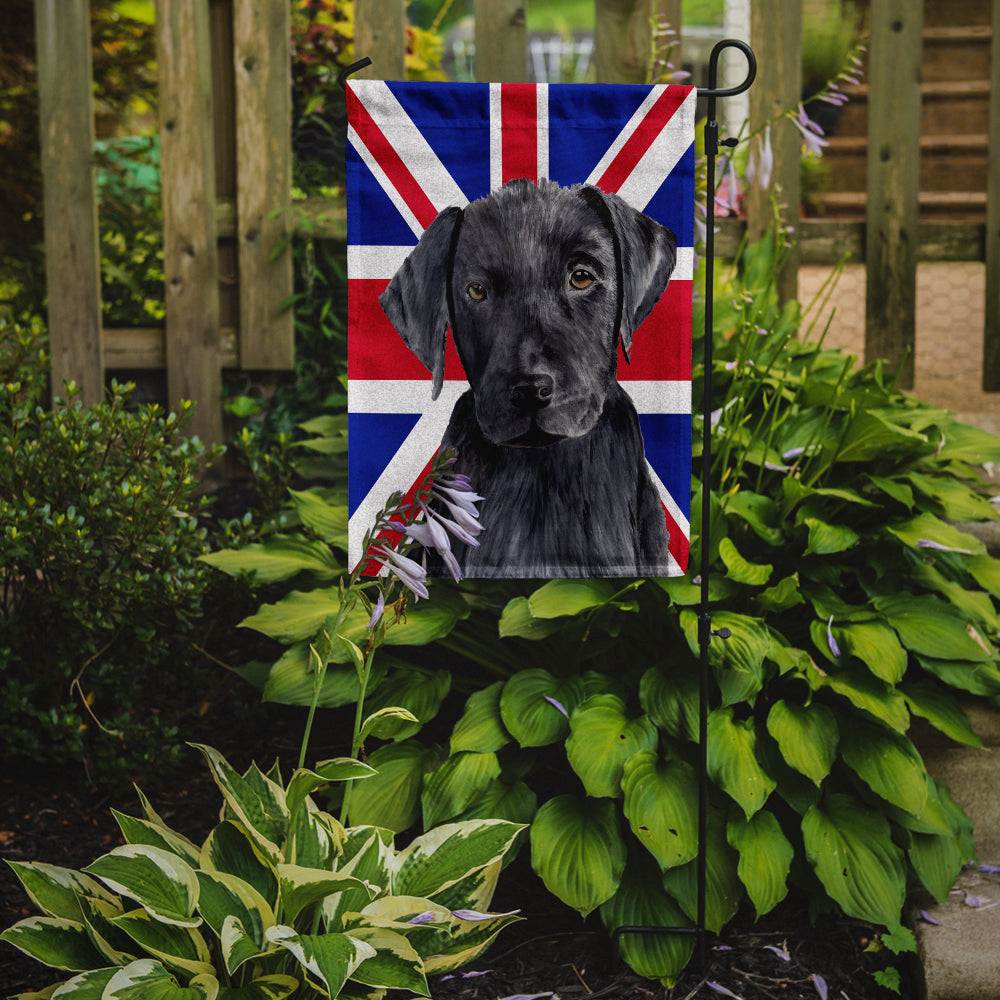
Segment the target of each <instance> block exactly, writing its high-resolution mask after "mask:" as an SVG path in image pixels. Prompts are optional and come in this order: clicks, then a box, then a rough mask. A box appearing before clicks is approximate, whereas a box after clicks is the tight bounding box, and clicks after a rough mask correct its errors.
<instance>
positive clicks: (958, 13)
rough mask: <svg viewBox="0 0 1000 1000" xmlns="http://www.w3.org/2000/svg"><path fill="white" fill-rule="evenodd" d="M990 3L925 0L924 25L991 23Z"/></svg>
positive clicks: (988, 0)
mask: <svg viewBox="0 0 1000 1000" xmlns="http://www.w3.org/2000/svg"><path fill="white" fill-rule="evenodd" d="M990 4H991V0H924V27H925V28H936V27H943V26H947V25H950V24H954V23H955V22H956V21H961V23H962V24H989V23H990V16H991V14H992V9H991V6H990ZM866 6H867V4H866Z"/></svg>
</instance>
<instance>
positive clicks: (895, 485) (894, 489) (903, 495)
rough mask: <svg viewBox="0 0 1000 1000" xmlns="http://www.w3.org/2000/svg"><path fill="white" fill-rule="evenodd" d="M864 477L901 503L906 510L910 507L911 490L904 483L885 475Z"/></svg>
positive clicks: (911, 500)
mask: <svg viewBox="0 0 1000 1000" xmlns="http://www.w3.org/2000/svg"><path fill="white" fill-rule="evenodd" d="M865 479H867V480H868V482H870V483H871V484H872V485H873V486H875V487H876V488H877V489H880V490H881V491H882V492H883V493H885V494H886V495H887V496H889V497H891V498H892V499H893V500H895V501H896V503H898V504H902V506H904V507H906V508H907V510H910V509H912V507H913V490H911V489H910V487H909V486H907V485H906V483H903V482H900V481H899V480H897V479H889V478H887V477H885V476H865Z"/></svg>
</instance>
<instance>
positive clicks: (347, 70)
mask: <svg viewBox="0 0 1000 1000" xmlns="http://www.w3.org/2000/svg"><path fill="white" fill-rule="evenodd" d="M371 64H372V61H371V59H369V58H368V56H365V57H364V58H363V59H359V60H358V61H357V62H352V63H351V64H350V65H349V66H345V67H344V68H343V69H341V71H340V72H339V73H338V74H337V83H339V84H340V86H341V88H342V89H344V90H346V89H347V78H348V77H349V76H350V75H351V74H352V73H357V71H358V70H359V69H364V68H365V67H366V66H371Z"/></svg>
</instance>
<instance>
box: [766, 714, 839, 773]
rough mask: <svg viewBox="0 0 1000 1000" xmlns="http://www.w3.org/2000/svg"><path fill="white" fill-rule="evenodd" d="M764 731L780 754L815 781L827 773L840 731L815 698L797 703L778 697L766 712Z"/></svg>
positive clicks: (834, 753)
mask: <svg viewBox="0 0 1000 1000" xmlns="http://www.w3.org/2000/svg"><path fill="white" fill-rule="evenodd" d="M767 731H768V732H769V733H770V734H771V735H772V736H773V737H774V739H775V740H776V741H777V743H778V746H779V747H780V748H781V756H782V757H784V759H785V761H786V762H787V763H788V764H789V765H790V766H791V767H794V768H795V770H796V771H799V772H800V773H802V774H804V775H805V776H806V777H807V778H809V779H811V780H812V782H813V783H814V784H815V785H817V786H818V785H819V784H820V782H821V781H822V780H823V779H824V778H825V777H826V776H827V775H828V774H829V773H830V769H831V768H832V767H833V762H834V759H835V758H836V755H837V742H838V740H839V738H840V733H839V730H838V728H837V720H836V719H835V718H834V715H833V712H831V711H830V709H829V708H827V706H826V705H822V704H820V703H819V702H815V701H814V702H812V703H811V704H809V705H798V704H796V703H795V702H790V701H782V700H780V699H779V700H778V701H776V702H775V703H774V704H773V705H772V706H771V711H770V712H769V713H768V716H767Z"/></svg>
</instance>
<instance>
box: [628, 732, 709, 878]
mask: <svg viewBox="0 0 1000 1000" xmlns="http://www.w3.org/2000/svg"><path fill="white" fill-rule="evenodd" d="M622 790H623V791H624V793H625V803H624V812H625V818H626V819H627V820H628V822H629V826H631V827H632V832H633V833H634V834H635V836H636V839H637V840H638V841H639V842H640V843H641V844H642V845H643V847H645V848H646V850H648V851H649V853H650V854H652V856H653V857H654V858H655V859H656V861H657V863H658V864H659V866H660V868H663V869H666V868H673V867H675V866H676V865H683V864H686V863H687V862H688V861H690V860H691V859H692V858H693V857H695V856H696V855H697V853H698V811H697V806H698V782H697V780H696V778H695V776H694V773H693V772H692V769H691V767H690V766H689V765H688V764H686V763H683V762H682V761H679V760H660V759H659V758H658V757H657V755H656V753H655V752H654V751H652V750H643V751H640V752H639V753H636V754H634V755H633V756H632V757H630V758H629V759H628V760H627V761H626V762H625V768H624V775H623V777H622Z"/></svg>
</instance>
